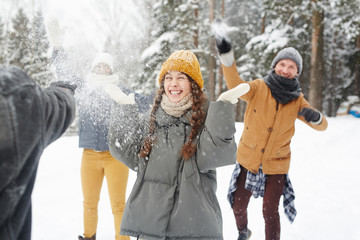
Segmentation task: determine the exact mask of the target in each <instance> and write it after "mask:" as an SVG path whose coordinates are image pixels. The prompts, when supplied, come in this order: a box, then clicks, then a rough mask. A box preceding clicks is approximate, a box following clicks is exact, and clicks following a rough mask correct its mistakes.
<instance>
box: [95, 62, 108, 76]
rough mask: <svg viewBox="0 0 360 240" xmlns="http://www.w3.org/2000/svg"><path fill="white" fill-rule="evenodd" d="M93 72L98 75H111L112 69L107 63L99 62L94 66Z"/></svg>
mask: <svg viewBox="0 0 360 240" xmlns="http://www.w3.org/2000/svg"><path fill="white" fill-rule="evenodd" d="M93 73H95V74H98V75H111V74H112V71H111V68H110V66H109V65H107V64H105V63H98V64H96V65H95V66H94V69H93Z"/></svg>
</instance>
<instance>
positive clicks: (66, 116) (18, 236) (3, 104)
mask: <svg viewBox="0 0 360 240" xmlns="http://www.w3.org/2000/svg"><path fill="white" fill-rule="evenodd" d="M74 90H75V86H74V85H71V84H67V83H65V82H53V83H51V84H50V86H49V87H48V88H46V89H41V88H40V87H39V86H38V85H37V84H36V83H35V81H34V80H32V79H31V78H30V77H29V76H27V75H26V73H25V72H24V71H22V70H21V69H19V68H17V67H14V66H3V65H0V239H4V240H5V239H6V240H28V239H31V193H32V190H33V187H34V182H35V177H36V173H37V168H38V164H39V159H40V156H41V154H42V152H43V150H44V149H45V148H46V147H47V146H48V145H49V144H50V143H52V142H54V141H55V140H56V139H58V138H59V137H60V136H61V135H62V134H63V133H64V132H65V130H66V129H67V128H68V126H69V125H70V124H71V122H72V121H73V119H74V117H75V99H74V97H73V94H74Z"/></svg>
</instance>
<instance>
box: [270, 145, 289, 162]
mask: <svg viewBox="0 0 360 240" xmlns="http://www.w3.org/2000/svg"><path fill="white" fill-rule="evenodd" d="M290 156H291V151H290V146H285V147H282V148H279V149H278V150H277V151H275V152H274V154H272V155H271V158H270V159H271V160H286V159H289V158H290Z"/></svg>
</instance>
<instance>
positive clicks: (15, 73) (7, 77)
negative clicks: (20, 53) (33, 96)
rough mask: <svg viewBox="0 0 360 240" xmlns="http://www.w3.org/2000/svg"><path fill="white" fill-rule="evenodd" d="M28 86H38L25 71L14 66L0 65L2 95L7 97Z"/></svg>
mask: <svg viewBox="0 0 360 240" xmlns="http://www.w3.org/2000/svg"><path fill="white" fill-rule="evenodd" d="M26 86H32V87H35V86H37V85H36V83H35V81H34V80H33V79H31V78H30V77H29V76H28V75H27V74H26V73H25V72H24V71H22V70H21V69H20V68H18V67H14V66H4V65H0V94H2V95H4V96H6V95H9V94H11V93H12V92H13V91H15V90H16V89H19V88H23V87H26Z"/></svg>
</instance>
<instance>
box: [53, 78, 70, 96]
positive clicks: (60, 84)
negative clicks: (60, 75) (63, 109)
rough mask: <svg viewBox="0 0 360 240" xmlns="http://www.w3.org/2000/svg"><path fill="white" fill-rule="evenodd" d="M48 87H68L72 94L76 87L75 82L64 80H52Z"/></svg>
mask: <svg viewBox="0 0 360 240" xmlns="http://www.w3.org/2000/svg"><path fill="white" fill-rule="evenodd" d="M50 87H59V88H65V89H68V90H70V91H71V93H72V94H73V95H74V94H75V89H76V88H77V86H76V85H75V84H72V83H70V82H66V81H57V82H52V83H50Z"/></svg>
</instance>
